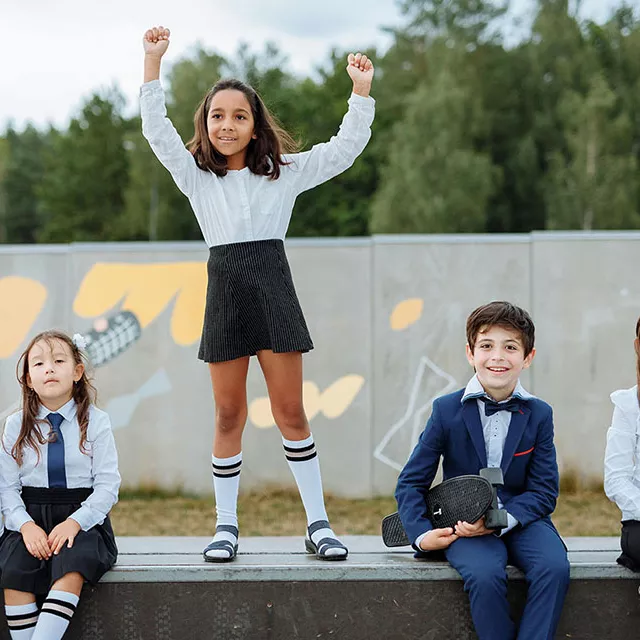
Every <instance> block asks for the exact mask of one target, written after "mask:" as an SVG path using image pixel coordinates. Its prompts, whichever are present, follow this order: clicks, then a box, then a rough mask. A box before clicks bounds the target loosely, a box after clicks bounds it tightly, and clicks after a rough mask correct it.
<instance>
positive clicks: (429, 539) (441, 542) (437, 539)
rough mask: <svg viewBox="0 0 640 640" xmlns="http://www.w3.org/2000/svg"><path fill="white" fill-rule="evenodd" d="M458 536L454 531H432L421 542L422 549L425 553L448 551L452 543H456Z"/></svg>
mask: <svg viewBox="0 0 640 640" xmlns="http://www.w3.org/2000/svg"><path fill="white" fill-rule="evenodd" d="M457 539H458V536H457V535H456V534H455V532H454V530H453V529H451V528H449V529H431V531H429V533H427V535H425V537H424V538H422V540H420V548H421V549H422V550H423V551H438V550H439V549H446V548H447V547H448V546H449V545H450V544H451V543H452V542H455V541H456V540H457Z"/></svg>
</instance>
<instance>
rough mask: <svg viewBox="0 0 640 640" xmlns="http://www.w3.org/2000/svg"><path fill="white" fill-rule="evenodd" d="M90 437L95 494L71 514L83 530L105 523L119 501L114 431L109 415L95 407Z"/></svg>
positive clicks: (90, 426) (88, 437) (118, 478)
mask: <svg viewBox="0 0 640 640" xmlns="http://www.w3.org/2000/svg"><path fill="white" fill-rule="evenodd" d="M91 410H92V415H91V423H90V425H89V432H88V434H87V439H88V440H89V441H90V445H91V456H92V475H93V493H92V494H91V495H90V496H89V497H88V498H87V499H86V500H85V501H84V502H83V503H82V504H81V506H80V508H79V509H78V510H77V511H74V512H73V513H72V514H71V515H70V516H69V517H70V518H73V519H74V520H75V521H76V522H77V523H78V524H79V525H80V526H81V527H82V529H83V530H84V531H88V530H89V529H91V528H92V527H95V526H96V525H97V524H102V523H103V522H104V519H105V518H106V517H107V515H108V514H109V511H111V509H112V508H113V506H114V505H115V504H116V502H118V490H119V489H120V473H119V472H118V452H117V450H116V443H115V440H114V438H113V431H112V430H111V421H110V420H109V416H108V415H107V414H106V413H104V412H103V411H97V410H96V409H95V408H94V407H92V409H91Z"/></svg>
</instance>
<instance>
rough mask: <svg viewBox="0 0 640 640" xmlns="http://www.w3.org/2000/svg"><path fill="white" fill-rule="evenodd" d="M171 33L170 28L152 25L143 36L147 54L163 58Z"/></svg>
mask: <svg viewBox="0 0 640 640" xmlns="http://www.w3.org/2000/svg"><path fill="white" fill-rule="evenodd" d="M170 35H171V32H170V31H169V29H165V28H164V27H152V28H151V29H148V30H147V31H145V34H144V37H143V38H142V45H143V46H144V53H145V55H147V56H155V57H157V58H162V56H163V55H164V54H165V51H166V50H167V48H168V47H169V36H170Z"/></svg>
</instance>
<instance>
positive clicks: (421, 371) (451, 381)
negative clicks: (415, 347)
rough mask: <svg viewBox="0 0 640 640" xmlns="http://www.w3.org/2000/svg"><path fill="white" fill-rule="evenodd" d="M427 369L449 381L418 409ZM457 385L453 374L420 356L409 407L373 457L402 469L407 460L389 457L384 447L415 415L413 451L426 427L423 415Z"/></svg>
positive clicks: (412, 439) (412, 436)
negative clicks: (439, 398)
mask: <svg viewBox="0 0 640 640" xmlns="http://www.w3.org/2000/svg"><path fill="white" fill-rule="evenodd" d="M427 369H429V370H431V371H432V372H433V373H435V374H436V375H438V376H440V377H441V378H444V379H445V380H446V381H447V384H446V385H445V386H444V387H443V388H442V389H440V390H439V391H438V392H437V393H435V394H434V395H432V396H431V397H430V398H429V399H428V400H427V402H425V403H424V404H423V405H422V406H420V407H419V408H418V409H415V406H416V403H417V401H418V393H419V390H420V384H421V383H422V380H423V378H424V376H425V373H426V371H427ZM457 386H458V383H457V382H456V380H455V378H454V377H453V376H452V375H451V374H449V373H447V372H446V371H444V370H443V369H441V368H440V367H439V366H438V365H437V364H436V363H435V362H433V360H431V359H430V358H429V357H428V356H422V357H421V358H420V364H419V365H418V371H417V373H416V377H415V379H414V381H413V386H412V388H411V394H410V395H409V403H408V404H407V409H406V411H405V413H404V415H403V416H402V418H400V420H398V422H396V423H395V424H393V425H392V426H391V428H390V429H389V431H387V433H385V435H384V437H383V438H382V440H381V441H380V444H379V445H378V446H377V447H376V448H375V451H374V452H373V457H374V458H376V459H377V460H379V461H380V462H382V463H383V464H386V465H387V466H389V467H391V468H392V469H395V470H396V471H402V467H403V466H404V462H405V461H403V462H402V463H401V464H400V463H398V462H396V461H395V460H392V459H391V458H389V457H388V456H386V455H385V454H384V453H383V451H384V449H385V448H386V446H387V445H388V444H389V442H390V440H391V438H393V436H394V435H395V434H396V433H398V431H400V429H402V428H403V427H404V426H405V425H406V424H407V423H408V422H409V421H410V419H411V417H412V416H413V425H412V429H411V442H410V447H409V453H411V451H412V450H413V447H414V446H415V443H416V442H417V441H418V437H419V435H420V431H421V429H422V428H423V427H424V419H423V417H422V416H423V415H424V414H425V413H426V412H427V411H428V410H429V409H430V407H431V404H432V403H433V401H434V400H435V399H436V398H438V397H439V396H442V395H445V394H446V393H449V392H450V391H453V390H454V389H455V388H456V387H457ZM407 456H408V454H407Z"/></svg>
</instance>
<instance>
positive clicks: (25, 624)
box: [7, 609, 38, 631]
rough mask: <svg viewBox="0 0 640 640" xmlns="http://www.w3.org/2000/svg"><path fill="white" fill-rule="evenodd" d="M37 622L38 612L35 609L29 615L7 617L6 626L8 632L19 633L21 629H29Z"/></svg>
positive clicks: (20, 614) (21, 614)
mask: <svg viewBox="0 0 640 640" xmlns="http://www.w3.org/2000/svg"><path fill="white" fill-rule="evenodd" d="M37 622H38V610H37V609H35V610H34V611H31V613H19V614H16V615H12V616H9V615H8V616H7V626H8V627H9V631H21V630H22V629H31V628H32V627H35V626H36V623H37Z"/></svg>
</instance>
